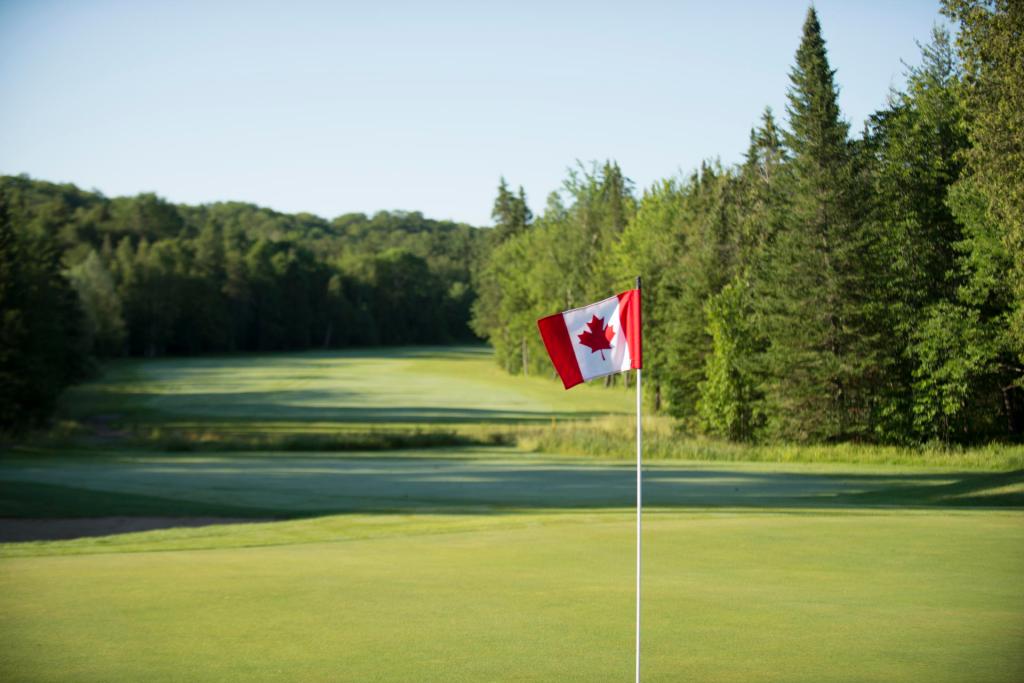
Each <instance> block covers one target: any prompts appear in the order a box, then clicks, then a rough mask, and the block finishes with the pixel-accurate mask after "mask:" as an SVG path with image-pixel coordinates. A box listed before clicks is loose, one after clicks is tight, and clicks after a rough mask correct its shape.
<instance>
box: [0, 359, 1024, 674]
mask: <svg viewBox="0 0 1024 683" xmlns="http://www.w3.org/2000/svg"><path fill="white" fill-rule="evenodd" d="M632 399H633V397H632V395H631V394H630V393H629V392H627V391H623V390H621V389H613V390H604V389H603V388H601V387H597V386H585V387H580V388H578V389H573V391H571V392H564V391H563V390H562V389H561V387H560V386H559V385H558V384H556V383H553V382H550V381H548V380H547V379H544V378H522V377H508V376H506V375H504V374H502V373H500V371H498V370H497V369H496V368H494V367H493V365H492V364H491V360H490V358H489V355H488V354H487V352H486V351H483V350H480V349H457V350H445V349H412V350H403V349H394V350H386V351H367V352H351V353H340V354H316V353H312V354H287V355H281V356H234V357H222V358H205V359H164V360H156V361H134V360H133V361H123V362H120V363H115V364H113V365H112V366H111V367H110V368H109V371H108V373H107V374H106V375H104V377H103V378H101V379H100V380H98V381H95V382H92V383H90V384H86V385H83V386H81V387H78V388H76V389H75V390H74V391H72V392H71V393H69V395H68V396H67V397H66V398H65V401H64V404H63V407H62V410H63V418H62V419H64V420H65V421H66V422H65V423H64V427H62V428H59V429H57V430H54V432H53V433H52V434H51V435H49V436H48V437H47V438H46V439H40V440H38V441H36V442H35V443H25V444H21V445H20V446H18V447H16V448H12V449H8V450H7V452H5V453H2V454H0V517H16V518H20V519H19V520H17V521H18V522H19V523H20V522H22V521H24V520H26V519H27V520H32V519H37V518H49V517H102V516H105V515H127V516H136V517H138V516H156V517H160V516H186V517H218V518H219V517H230V518H236V519H246V520H248V521H249V522H250V523H247V524H238V525H215V526H208V527H202V528H181V529H165V530H160V531H149V532H143V533H131V534H123V535H116V536H105V537H99V538H79V539H75V540H66V541H50V542H42V541H37V542H27V543H8V544H0V638H2V639H3V642H4V647H3V648H0V680H12V681H66V680H73V681H104V682H107V681H136V680H153V681H161V680H168V681H169V680H196V681H234V680H239V681H241V680H245V681H250V680H287V681H292V680H302V681H318V680H323V681H338V680H341V681H373V680H380V681H409V680H415V681H426V682H429V681H446V682H447V681H482V680H492V681H505V680H518V681H561V680H583V681H612V680H628V679H629V678H630V677H631V675H632V662H633V659H632V658H633V654H632V643H633V622H632V619H633V585H634V584H633V581H634V575H633V560H634V558H633V550H634V545H633V544H634V540H635V539H634V529H635V527H634V518H633V513H632V510H631V509H630V506H631V504H632V502H633V494H634V489H633V472H632V470H631V462H630V461H631V460H632V458H633V457H634V451H633V447H634V442H633V436H634V435H633V420H632V415H631V410H632ZM403 439H404V440H403ZM492 440H493V441H497V442H502V443H504V442H513V441H514V442H515V443H516V444H517V446H516V447H511V446H497V447H496V446H486V447H485V446H481V445H479V444H489V443H492ZM467 444H468V445H467ZM645 444H646V446H645V459H646V461H647V462H648V469H647V470H646V472H645V479H644V480H645V501H646V502H647V503H646V504H647V507H646V510H645V514H646V517H645V527H644V543H645V546H644V547H645V558H644V576H643V581H644V590H645V598H644V599H645V606H644V643H645V645H644V647H645V664H644V680H645V681H678V680H702V681H736V682H741V681H742V682H753V683H757V682H759V681H796V682H803V681H806V682H808V683H811V682H814V683H822V682H828V681H853V680H856V681H866V682H873V681H877V682H879V683H882V682H886V683H888V682H889V681H912V682H913V681H939V682H942V681H950V682H952V681H972V682H974V681H1002V682H1006V683H1011V682H1013V683H1015V682H1016V681H1020V680H1024V654H1022V653H1024V618H1022V615H1024V588H1022V587H1021V582H1020V580H1019V579H1020V568H1021V567H1022V566H1024V514H1022V513H1021V511H1020V508H1021V507H1024V471H1022V465H1021V454H1020V451H1019V449H1017V448H1016V447H1011V446H991V447H988V448H985V449H971V450H956V449H938V448H924V449H884V448H875V447H868V446H856V445H849V446H828V447H789V446H736V445H731V444H726V443H718V442H713V441H703V440H696V439H691V438H687V437H685V436H682V435H680V434H678V433H676V432H675V431H674V429H673V427H672V425H671V423H670V422H668V421H666V420H663V419H649V420H647V421H646V422H645ZM393 445H405V446H408V447H412V448H414V450H398V451H395V450H377V449H378V448H386V447H388V446H393ZM357 446H361V447H360V448H358V450H351V449H352V448H356V447H357ZM851 463H852V464H851ZM996 508H1002V509H996ZM271 520H273V521H271ZM79 521H80V520H79Z"/></svg>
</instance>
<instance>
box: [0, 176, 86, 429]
mask: <svg viewBox="0 0 1024 683" xmlns="http://www.w3.org/2000/svg"><path fill="white" fill-rule="evenodd" d="M84 341H85V340H84V335H83V333H82V319H81V309H80V308H79V303H78V299H77V297H76V296H75V292H74V290H73V289H72V288H71V285H70V283H68V281H67V280H66V279H65V278H64V276H63V275H62V274H61V265H60V250H59V249H58V247H57V245H56V244H54V242H53V240H52V239H46V238H45V237H42V236H29V235H25V234H23V233H20V231H18V230H17V229H16V228H15V226H14V224H13V221H12V220H11V216H10V213H9V211H8V209H7V200H6V197H5V196H4V195H3V193H0V430H4V431H13V432H17V431H22V430H24V429H27V428H29V427H32V426H35V425H38V424H41V423H42V422H43V421H44V420H46V418H48V417H49V415H50V414H51V413H52V412H53V409H54V405H55V403H56V400H57V397H58V395H59V394H60V392H61V391H62V390H63V389H64V387H66V386H67V385H69V384H71V383H73V382H74V381H76V380H78V379H81V378H82V377H83V376H84V374H85V372H86V370H87V369H88V360H89V358H88V350H87V349H86V347H85V343H84Z"/></svg>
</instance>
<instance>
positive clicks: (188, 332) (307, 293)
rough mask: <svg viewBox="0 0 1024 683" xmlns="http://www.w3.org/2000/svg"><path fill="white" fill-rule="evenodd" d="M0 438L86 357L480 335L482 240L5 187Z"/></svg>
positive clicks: (452, 228) (245, 209) (438, 226)
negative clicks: (476, 316)
mask: <svg viewBox="0 0 1024 683" xmlns="http://www.w3.org/2000/svg"><path fill="white" fill-rule="evenodd" d="M0 211H2V213H0V216H2V224H0V239H2V241H3V245H2V252H3V254H2V263H0V268H2V272H0V298H2V303H3V309H2V310H3V316H4V318H3V330H2V343H0V373H2V381H0V384H2V385H3V390H2V396H0V404H2V405H0V412H2V415H0V428H18V427H26V426H29V425H30V424H31V423H32V422H33V421H36V420H38V419H39V418H41V417H44V416H45V415H47V414H48V412H49V410H50V409H51V407H52V404H53V401H54V399H55V397H56V396H57V394H58V393H59V391H60V389H61V388H62V387H63V386H65V385H66V384H67V383H68V382H70V381H72V380H73V379H75V378H77V377H79V376H81V374H82V373H83V372H84V371H85V370H86V369H87V367H88V364H89V360H90V358H93V357H105V356H116V355H125V354H127V355H145V356H155V355H161V354H194V353H203V352H220V351H255V350H260V351H274V350H285V349H306V348H338V347H345V346H353V345H371V344H374V345H375V344H420V343H424V344H426V343H448V342H452V341H458V340H465V339H472V338H474V337H473V333H472V332H471V331H470V329H469V327H468V321H469V311H470V307H471V305H472V302H473V296H474V294H473V292H474V290H473V287H472V284H471V267H472V263H474V262H475V261H476V260H478V258H479V257H478V252H479V251H480V250H481V249H483V248H484V246H485V242H486V234H487V233H484V232H482V231H480V230H478V229H476V228H472V227H470V226H467V225H461V224H454V223H450V222H442V221H434V220H430V219H426V218H424V217H423V216H422V215H420V214H419V213H387V212H381V213H378V214H376V215H374V216H372V217H368V216H366V215H363V214H348V215H344V216H340V217H338V218H336V219H334V220H333V221H327V220H324V219H322V218H319V217H317V216H313V215H309V214H298V215H289V214H283V213H277V212H274V211H271V210H268V209H264V208H260V207H257V206H253V205H250V204H241V203H220V204H211V205H205V206H185V205H175V204H171V203H169V202H166V201H164V200H162V199H161V198H159V197H157V196H154V195H151V194H143V195H139V196H137V197H127V198H114V199H108V198H106V197H104V196H102V195H100V194H99V193H96V192H85V191H82V190H80V189H78V188H76V187H74V186H72V185H56V184H52V183H46V182H41V181H37V180H32V179H29V178H27V177H24V176H19V177H3V178H0Z"/></svg>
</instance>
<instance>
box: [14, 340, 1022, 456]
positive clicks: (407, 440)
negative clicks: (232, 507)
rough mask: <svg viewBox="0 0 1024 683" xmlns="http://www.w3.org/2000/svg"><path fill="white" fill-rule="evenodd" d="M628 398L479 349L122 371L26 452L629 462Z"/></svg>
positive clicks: (721, 447) (704, 442)
mask: <svg viewBox="0 0 1024 683" xmlns="http://www.w3.org/2000/svg"><path fill="white" fill-rule="evenodd" d="M632 401H633V396H632V394H631V392H630V391H627V390H625V389H623V388H622V387H613V388H611V389H606V388H604V387H602V386H600V385H599V384H594V385H585V386H582V387H577V388H574V389H573V390H572V391H571V392H566V391H564V390H563V389H562V388H561V386H560V385H559V384H558V383H557V382H554V381H551V380H550V378H543V377H513V376H509V375H507V374H505V373H503V372H502V371H501V370H499V369H498V368H497V367H495V365H494V363H493V361H492V359H491V356H490V352H489V351H488V350H487V349H484V348H480V347H458V348H452V349H446V348H412V349H385V350H365V351H348V352H335V353H298V354H275V355H239V356H221V357H204V358H179V359H156V360H137V359H133V360H123V361H117V362H114V363H111V364H109V365H108V366H107V367H106V369H105V372H104V374H103V376H102V377H100V378H99V379H97V380H95V381H93V382H89V383H86V384H83V385H81V386H79V387H76V388H74V389H73V390H71V391H70V392H68V394H67V395H66V396H65V397H64V399H63V402H62V405H61V416H62V417H61V420H60V421H59V422H58V423H57V425H56V426H55V427H54V429H52V430H51V431H50V432H49V433H46V434H42V435H36V437H35V438H34V439H32V440H31V443H32V444H33V445H35V446H39V447H45V448H57V449H64V450H69V451H71V450H83V449H97V448H98V449H101V450H102V449H107V448H110V447H119V448H127V449H135V450H138V449H151V450H155V451H171V452H229V451H253V450H263V451H270V452H306V451H320V452H349V451H382V452H383V451H389V450H395V449H410V448H439V449H445V448H453V447H464V446H490V445H498V444H503V445H513V444H515V445H518V447H519V448H520V449H521V450H524V451H531V452H538V453H549V454H560V455H573V456H585V457H592V458H599V459H614V460H623V459H632V458H633V457H634V438H635V436H634V434H635V433H634V418H633V416H632V411H633V402H632ZM644 434H645V436H644V457H645V459H646V460H648V461H658V460H680V461H705V462H743V461H746V462H777V463H786V462H804V463H849V464H863V465H884V464H888V465H925V466H934V467H944V468H953V469H965V470H990V471H996V470H1001V471H1005V470H1013V469H1020V468H1024V445H1019V444H1017V445H1012V444H989V445H986V446H980V447H971V448H964V447H957V446H944V445H936V444H931V445H926V446H920V447H887V446H876V445H871V444H835V445H811V446H805V445H791V444H764V445H746V444H733V443H729V442H726V441H721V440H714V439H706V438H699V437H693V436H688V435H686V434H683V433H681V432H679V431H678V430H677V429H676V427H675V426H674V424H673V422H672V420H671V419H670V418H667V417H648V418H645V420H644Z"/></svg>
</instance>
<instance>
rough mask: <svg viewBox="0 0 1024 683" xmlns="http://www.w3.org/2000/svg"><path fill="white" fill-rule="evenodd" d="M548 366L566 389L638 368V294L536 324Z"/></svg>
mask: <svg viewBox="0 0 1024 683" xmlns="http://www.w3.org/2000/svg"><path fill="white" fill-rule="evenodd" d="M537 327H539V328H540V336H541V337H542V338H543V339H544V346H546V347H547V349H548V355H549V356H551V362H552V363H554V365H555V370H557V371H558V376H559V377H561V378H562V384H564V385H565V388H566V389H569V388H571V387H574V386H576V385H577V384H580V383H581V382H585V381H587V380H588V379H593V378H595V377H603V376H605V375H611V374H613V373H616V372H623V371H625V370H629V369H631V368H643V364H642V362H641V360H642V358H641V349H642V347H641V343H640V290H639V289H631V290H629V291H628V292H623V293H622V294H619V295H617V296H613V297H609V298H607V299H605V300H604V301H598V302H597V303H596V304H590V305H589V306H583V307H582V308H574V309H572V310H571V311H565V312H564V313H557V314H555V315H549V316H548V317H546V318H541V319H540V320H538V321H537Z"/></svg>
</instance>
